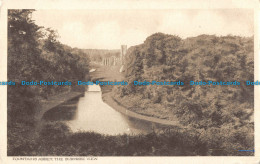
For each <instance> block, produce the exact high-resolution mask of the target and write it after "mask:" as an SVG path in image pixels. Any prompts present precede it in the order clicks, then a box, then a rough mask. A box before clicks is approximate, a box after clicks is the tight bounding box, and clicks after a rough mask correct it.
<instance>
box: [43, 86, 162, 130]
mask: <svg viewBox="0 0 260 164" xmlns="http://www.w3.org/2000/svg"><path fill="white" fill-rule="evenodd" d="M101 96H102V94H101V90H100V87H99V86H97V85H90V86H89V90H88V91H87V92H85V95H84V96H83V97H80V98H78V99H74V100H71V101H68V102H66V103H64V104H62V105H60V106H58V107H56V108H54V109H52V110H50V111H49V112H47V113H46V114H45V116H44V119H46V120H50V121H55V120H56V121H64V122H65V123H66V124H67V125H68V126H69V127H70V128H71V130H72V131H73V132H78V131H94V132H97V133H101V134H108V135H117V134H124V133H126V134H140V133H149V132H152V131H153V130H154V129H155V128H158V127H160V125H158V124H157V125H156V124H153V123H151V122H147V121H142V120H138V119H134V118H129V117H127V116H125V115H123V114H121V113H119V112H117V111H116V110H114V109H113V108H111V107H110V106H109V105H107V104H106V103H104V102H103V100H102V97H101Z"/></svg>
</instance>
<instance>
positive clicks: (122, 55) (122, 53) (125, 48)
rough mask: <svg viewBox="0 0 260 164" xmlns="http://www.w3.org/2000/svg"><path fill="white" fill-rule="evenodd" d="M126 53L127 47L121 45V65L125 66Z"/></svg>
mask: <svg viewBox="0 0 260 164" xmlns="http://www.w3.org/2000/svg"><path fill="white" fill-rule="evenodd" d="M126 51H127V45H121V55H120V58H121V64H122V65H124V64H125V55H126Z"/></svg>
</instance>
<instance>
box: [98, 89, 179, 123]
mask: <svg viewBox="0 0 260 164" xmlns="http://www.w3.org/2000/svg"><path fill="white" fill-rule="evenodd" d="M101 90H102V99H103V101H104V102H105V103H106V104H108V105H109V106H111V107H112V108H113V109H115V110H116V111H118V112H120V113H122V114H124V115H126V116H129V117H133V118H136V119H140V120H143V121H148V122H153V123H156V124H161V125H167V126H177V127H181V125H180V124H179V121H178V120H176V121H171V120H166V119H159V118H156V117H151V116H146V115H142V114H139V113H136V112H133V111H131V110H128V109H127V108H126V107H125V106H124V105H123V104H121V103H120V102H119V101H117V100H116V99H115V98H114V97H113V95H112V92H111V88H109V87H108V86H104V87H101Z"/></svg>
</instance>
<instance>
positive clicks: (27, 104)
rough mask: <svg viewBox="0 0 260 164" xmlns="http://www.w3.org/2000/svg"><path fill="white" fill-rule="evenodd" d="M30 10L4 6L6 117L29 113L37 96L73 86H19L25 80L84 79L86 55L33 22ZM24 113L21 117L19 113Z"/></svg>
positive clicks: (64, 90)
mask: <svg viewBox="0 0 260 164" xmlns="http://www.w3.org/2000/svg"><path fill="white" fill-rule="evenodd" d="M32 12H33V10H8V80H11V81H15V82H16V85H15V86H9V87H8V116H9V118H10V119H11V118H13V117H17V118H24V117H26V116H28V115H32V114H33V113H34V112H35V111H34V106H35V103H36V102H37V100H38V99H40V98H42V97H44V98H46V97H47V96H49V95H52V94H54V93H55V94H57V93H59V92H68V91H71V90H73V87H71V86H21V85H20V82H21V81H23V80H25V81H32V80H33V81H64V82H66V81H72V82H74V81H77V80H84V79H85V76H86V73H87V72H88V69H89V68H88V62H89V61H88V59H87V58H86V55H85V53H84V52H83V51H81V50H79V49H72V48H71V47H68V46H66V45H63V44H61V43H60V42H59V41H58V40H57V37H58V34H57V33H56V32H55V31H54V30H52V29H50V28H47V29H45V28H44V27H40V26H38V25H36V24H35V23H34V21H33V20H32V19H31V14H32ZM23 116H24V117H23Z"/></svg>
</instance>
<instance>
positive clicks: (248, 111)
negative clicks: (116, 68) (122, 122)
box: [114, 33, 254, 149]
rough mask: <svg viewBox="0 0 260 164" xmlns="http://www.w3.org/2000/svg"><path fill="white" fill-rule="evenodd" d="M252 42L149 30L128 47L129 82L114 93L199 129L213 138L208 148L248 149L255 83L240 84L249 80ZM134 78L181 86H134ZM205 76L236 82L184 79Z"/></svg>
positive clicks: (148, 110) (208, 138) (134, 106)
mask: <svg viewBox="0 0 260 164" xmlns="http://www.w3.org/2000/svg"><path fill="white" fill-rule="evenodd" d="M253 45H254V43H253V37H251V38H243V37H238V36H222V37H217V36H214V35H200V36H197V37H192V38H187V39H185V40H183V39H181V38H179V37H178V36H172V35H166V34H162V33H156V34H153V35H152V36H150V37H148V38H147V39H146V40H145V42H144V43H143V44H141V45H138V46H134V47H131V48H130V49H129V50H128V52H127V54H126V65H125V74H124V77H125V78H124V80H125V81H129V85H128V86H123V87H115V88H114V96H115V97H116V99H117V100H120V101H121V103H122V104H125V105H126V106H128V107H129V109H131V110H134V111H135V112H137V113H141V114H145V115H151V116H155V117H160V118H166V119H169V120H174V119H176V117H174V116H177V119H178V120H179V121H180V123H181V124H182V125H184V126H189V127H192V128H196V129H202V130H203V132H202V133H201V139H202V140H204V141H205V142H209V143H211V144H212V143H214V144H215V145H212V147H225V148H227V147H228V148H230V149H231V148H234V149H238V148H241V149H246V148H249V147H251V149H253V131H254V130H253V123H252V121H253V120H252V115H253V107H254V88H253V87H252V86H246V85H245V81H247V80H250V81H253V80H254V61H253V55H254V48H253ZM135 80H137V81H145V80H146V81H153V80H155V81H179V80H180V81H183V82H184V85H183V86H156V85H153V86H151V85H149V86H134V85H133V81H135ZM209 80H211V81H218V82H219V81H223V82H226V81H231V82H233V81H237V82H240V83H241V85H240V86H239V85H238V86H217V85H216V86H192V85H190V84H189V82H190V81H197V82H199V81H209ZM140 100H141V101H140ZM228 132H229V133H228ZM213 135H214V136H215V137H216V138H215V139H214V138H213ZM221 137H222V138H221ZM212 141H214V142H212Z"/></svg>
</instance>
